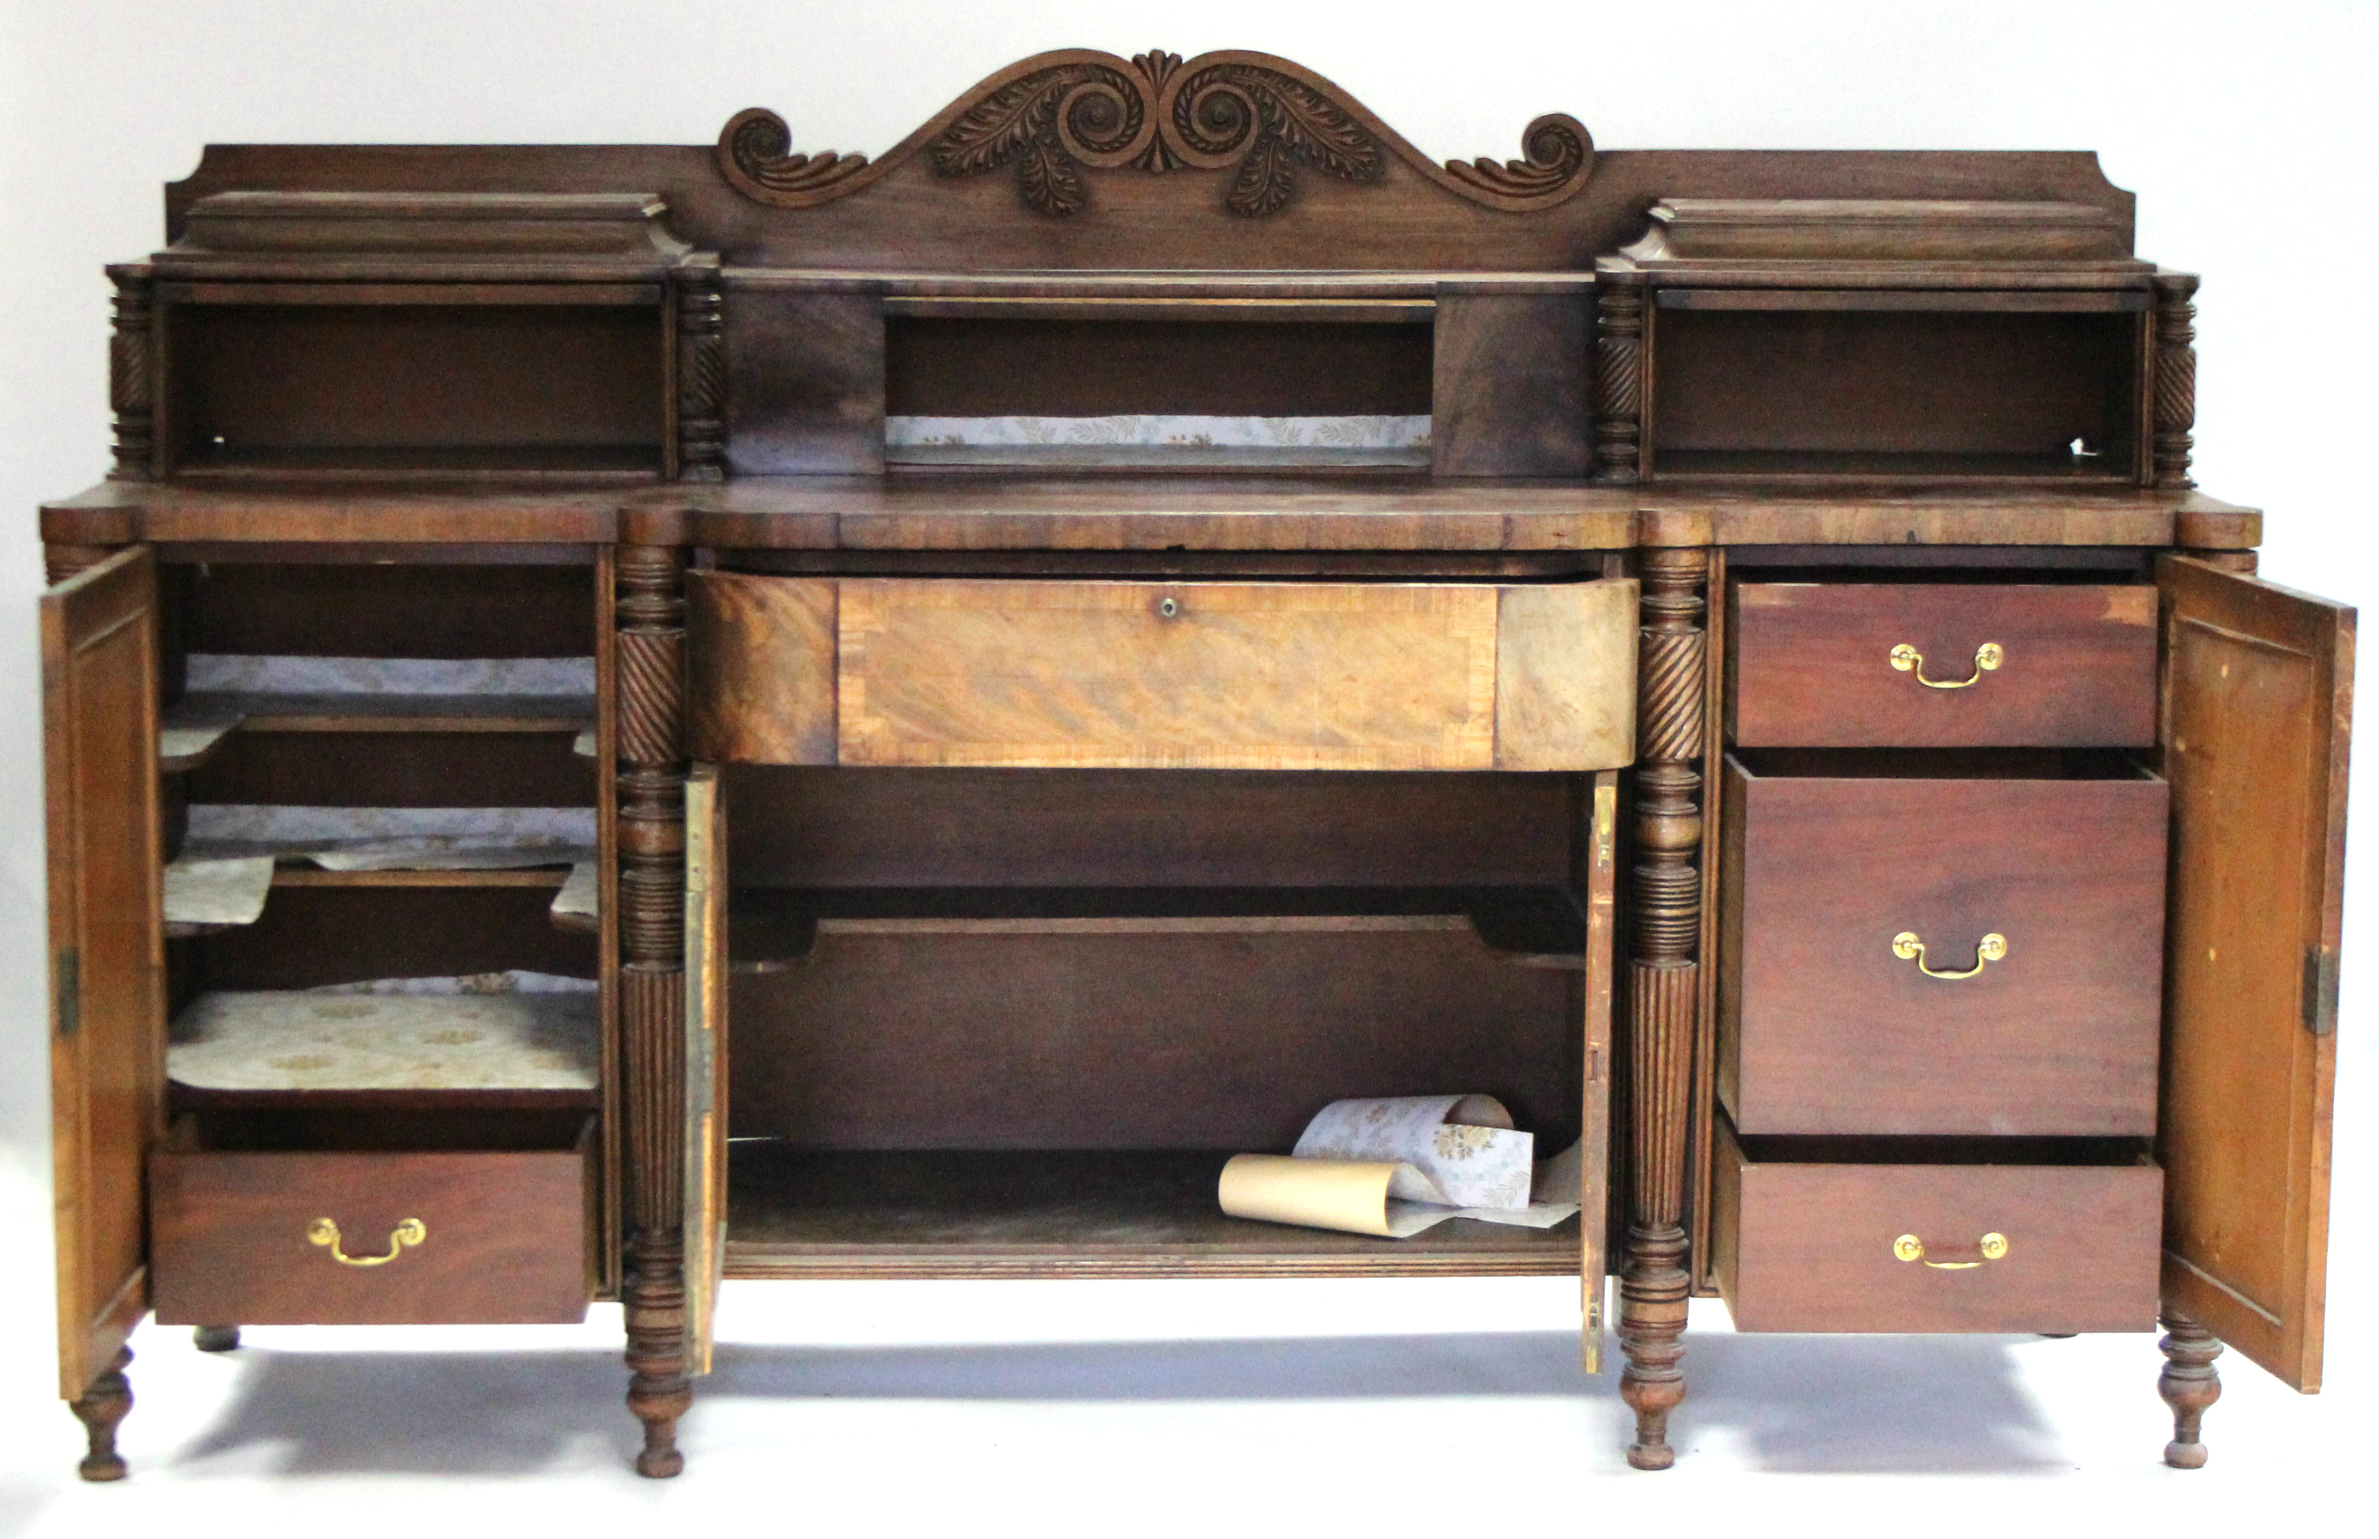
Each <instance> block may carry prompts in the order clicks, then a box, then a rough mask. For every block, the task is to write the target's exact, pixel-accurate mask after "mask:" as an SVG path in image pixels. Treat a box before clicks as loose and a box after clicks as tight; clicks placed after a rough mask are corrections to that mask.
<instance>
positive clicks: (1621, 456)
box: [1594, 272, 1644, 483]
mask: <svg viewBox="0 0 2379 1539" xmlns="http://www.w3.org/2000/svg"><path fill="white" fill-rule="evenodd" d="M1643 436H1644V280H1643V277H1642V275H1641V274H1633V273H1608V272H1606V273H1603V274H1601V275H1600V276H1599V278H1598V279H1597V282H1596V285H1595V291H1594V474H1595V476H1596V478H1597V479H1598V480H1603V481H1617V482H1621V483H1626V482H1632V481H1634V480H1635V479H1636V475H1637V469H1638V464H1639V456H1640V455H1641V453H1642V448H1643Z"/></svg>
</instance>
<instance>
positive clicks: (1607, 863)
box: [1552, 770, 1619, 1373]
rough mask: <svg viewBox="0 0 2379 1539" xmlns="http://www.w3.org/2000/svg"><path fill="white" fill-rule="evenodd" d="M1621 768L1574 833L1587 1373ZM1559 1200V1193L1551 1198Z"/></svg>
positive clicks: (1595, 793)
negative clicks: (1581, 988) (1580, 937)
mask: <svg viewBox="0 0 2379 1539" xmlns="http://www.w3.org/2000/svg"><path fill="white" fill-rule="evenodd" d="M1618 822H1619V775H1618V772H1617V771H1615V770H1604V771H1603V772H1602V773H1601V774H1598V775H1596V776H1595V777H1594V778H1593V780H1592V781H1591V782H1589V798H1588V802H1587V808H1586V827H1585V828H1584V829H1583V830H1582V831H1581V832H1582V834H1583V837H1582V838H1580V839H1579V840H1578V841H1576V845H1575V848H1576V850H1577V852H1578V853H1577V862H1578V865H1579V867H1580V868H1581V869H1579V870H1578V871H1576V872H1575V874H1574V877H1575V880H1576V883H1577V887H1578V890H1579V891H1580V892H1581V893H1583V894H1584V895H1585V898H1586V971H1585V997H1586V1011H1585V1015H1586V1020H1585V1027H1586V1053H1585V1058H1586V1105H1585V1111H1584V1114H1583V1115H1582V1117H1581V1118H1580V1136H1581V1138H1582V1140H1583V1142H1582V1145H1581V1149H1580V1152H1581V1154H1582V1155H1583V1156H1584V1158H1583V1159H1582V1160H1581V1161H1580V1166H1581V1169H1580V1171H1579V1179H1578V1239H1579V1245H1580V1249H1581V1252H1582V1254H1581V1255H1580V1257H1579V1268H1580V1276H1579V1281H1580V1284H1581V1287H1582V1288H1583V1291H1584V1295H1585V1308H1586V1324H1585V1335H1584V1338H1583V1340H1582V1341H1581V1343H1580V1354H1579V1355H1580V1357H1581V1358H1582V1359H1583V1360H1584V1362H1585V1364H1586V1371H1587V1372H1588V1373H1600V1372H1602V1359H1603V1300H1604V1298H1605V1296H1606V1295H1607V1294H1608V1292H1609V1277H1608V1274H1609V1271H1610V1263H1611V1254H1610V1243H1609V1242H1610V1223H1611V1219H1610V1198H1611V984H1612V977H1611V936H1612V930H1613V928H1614V922H1615V920H1616V917H1617V910H1616V908H1615V905H1614V898H1613V895H1614V893H1615V892H1616V890H1617V884H1618V860H1617V849H1618V841H1619V832H1618ZM1552 1200H1554V1201H1559V1200H1560V1199H1559V1196H1558V1194H1555V1195H1554V1196H1553V1198H1552Z"/></svg>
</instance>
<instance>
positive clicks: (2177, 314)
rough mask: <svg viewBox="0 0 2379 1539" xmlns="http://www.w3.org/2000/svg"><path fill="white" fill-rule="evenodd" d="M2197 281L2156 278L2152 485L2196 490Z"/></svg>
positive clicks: (2188, 276) (2165, 276) (2179, 276)
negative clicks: (2192, 459)
mask: <svg viewBox="0 0 2379 1539" xmlns="http://www.w3.org/2000/svg"><path fill="white" fill-rule="evenodd" d="M2196 293H2197V278H2196V276H2195V275H2194V274H2190V273H2158V274H2157V275H2156V413H2155V419H2156V445H2155V456H2156V460H2155V463H2156V484H2157V485H2158V486H2160V487H2171V488H2175V489H2181V488H2187V487H2192V486H2195V485H2196V484H2197V483H2196V482H2195V481H2193V480H2191V479H2190V478H2189V456H2190V453H2191V451H2192V449H2193V448H2194V445H2193V443H2192V440H2191V436H2190V435H2191V432H2192V430H2194V429H2195V428H2196V426H2197V305H2196V303H2195V301H2194V297H2195V295H2196Z"/></svg>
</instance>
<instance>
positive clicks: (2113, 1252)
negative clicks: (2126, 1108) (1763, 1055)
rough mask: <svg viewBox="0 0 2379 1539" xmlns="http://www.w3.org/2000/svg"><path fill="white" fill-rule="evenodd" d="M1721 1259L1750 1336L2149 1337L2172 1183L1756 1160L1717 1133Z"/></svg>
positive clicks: (2118, 1174)
mask: <svg viewBox="0 0 2379 1539" xmlns="http://www.w3.org/2000/svg"><path fill="white" fill-rule="evenodd" d="M1715 1176H1716V1179H1715V1181H1714V1192H1713V1206H1714V1210H1715V1211H1714V1212H1713V1214H1712V1256H1713V1260H1714V1262H1715V1269H1716V1272H1717V1276H1718V1285H1719V1292H1720V1293H1721V1294H1722V1295H1723V1296H1724V1297H1725V1299H1726V1301H1727V1308H1728V1311H1729V1312H1730V1313H1731V1314H1732V1315H1733V1317H1734V1322H1735V1327H1736V1329H1738V1330H1745V1331H2040V1332H2049V1333H2064V1332H2075V1331H2144V1330H2148V1329H2151V1328H2153V1327H2154V1325H2155V1323H2156V1298H2157V1272H2158V1264H2159V1248H2158V1246H2159V1242H2158V1235H2159V1232H2160V1229H2161V1226H2162V1218H2163V1197H2164V1172H2163V1171H2161V1170H2159V1169H2157V1168H2156V1166H2155V1165H2154V1164H2152V1163H2149V1162H2148V1161H2147V1160H2146V1159H2145V1158H2144V1157H2137V1158H2134V1159H2131V1160H2127V1161H2125V1162H2124V1163H2116V1164H2004V1165H1999V1164H1861V1163H1843V1164H1833V1163H1799V1162H1792V1161H1784V1160H1774V1159H1754V1158H1748V1157H1746V1155H1745V1152H1744V1148H1743V1146H1742V1145H1741V1144H1740V1143H1738V1142H1737V1141H1736V1139H1735V1138H1734V1137H1732V1136H1731V1135H1730V1134H1728V1133H1727V1132H1725V1131H1724V1130H1721V1133H1720V1137H1719V1149H1718V1163H1717V1169H1716V1172H1715Z"/></svg>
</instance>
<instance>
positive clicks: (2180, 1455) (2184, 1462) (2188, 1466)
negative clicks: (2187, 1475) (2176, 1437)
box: [2164, 1443, 2206, 1470]
mask: <svg viewBox="0 0 2379 1539" xmlns="http://www.w3.org/2000/svg"><path fill="white" fill-rule="evenodd" d="M2164 1462H2165V1463H2167V1464H2169V1465H2171V1466H2172V1467H2173V1468H2174V1469H2177V1470H2201V1469H2204V1468H2205V1467H2206V1445H2205V1444H2203V1443H2167V1444H2165V1445H2164Z"/></svg>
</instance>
